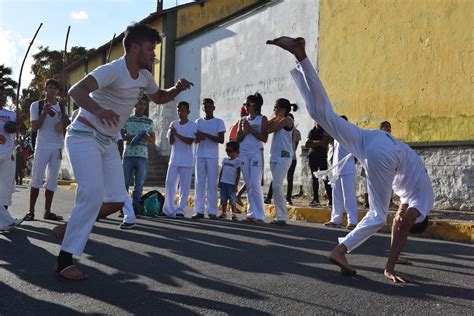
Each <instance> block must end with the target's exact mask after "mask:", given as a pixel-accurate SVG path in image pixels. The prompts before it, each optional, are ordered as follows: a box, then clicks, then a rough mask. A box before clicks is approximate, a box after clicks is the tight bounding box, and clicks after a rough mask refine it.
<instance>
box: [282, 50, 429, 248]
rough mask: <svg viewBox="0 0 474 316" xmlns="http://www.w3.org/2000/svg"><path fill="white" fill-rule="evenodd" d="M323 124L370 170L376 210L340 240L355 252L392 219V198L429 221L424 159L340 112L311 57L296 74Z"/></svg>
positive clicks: (371, 200) (308, 104) (314, 115)
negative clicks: (390, 215)
mask: <svg viewBox="0 0 474 316" xmlns="http://www.w3.org/2000/svg"><path fill="white" fill-rule="evenodd" d="M290 73H291V75H292V76H293V78H294V80H295V82H296V85H297V87H298V89H299V91H300V93H301V94H302V96H303V98H304V101H305V103H306V108H307V110H308V112H309V115H310V116H311V117H312V118H313V119H314V120H315V121H317V122H318V123H319V124H320V125H321V126H322V127H323V128H324V130H326V131H327V132H328V133H329V134H330V135H331V136H332V137H333V138H334V139H335V140H337V141H338V142H339V143H340V144H341V145H342V146H343V147H344V148H345V149H346V150H347V151H348V152H350V153H352V154H353V155H354V156H355V157H356V158H357V159H358V160H359V161H360V162H361V163H362V165H363V167H364V168H365V170H366V171H367V184H368V193H369V203H370V209H369V211H368V212H367V214H366V216H365V217H364V218H363V219H362V221H361V222H360V223H359V224H358V225H357V227H356V228H355V229H354V230H353V231H351V232H350V233H349V234H348V235H347V236H346V237H344V238H342V239H340V240H339V242H340V243H343V244H344V245H345V246H346V248H347V251H348V252H351V251H352V250H354V249H355V248H357V247H358V246H359V245H360V244H362V243H363V242H364V241H365V240H367V239H368V238H369V237H370V236H372V235H373V234H374V233H376V232H377V231H378V230H379V229H380V228H381V227H382V226H383V225H384V224H385V223H386V220H387V215H388V207H389V204H390V197H391V194H392V184H393V190H394V191H395V194H397V195H398V196H400V200H401V203H407V204H408V207H411V208H416V209H417V210H418V211H419V212H420V214H421V215H420V216H419V218H418V219H417V222H420V221H422V220H424V218H425V217H426V215H427V214H428V213H429V211H430V210H431V207H432V206H433V189H432V187H431V181H430V179H429V176H428V173H427V171H426V168H425V166H424V164H423V161H422V160H421V158H420V157H419V156H418V155H417V154H416V153H415V151H413V150H412V149H411V148H410V147H408V146H407V145H406V144H404V143H402V142H400V141H398V140H396V139H395V138H393V137H392V136H391V135H390V134H388V133H386V132H384V131H381V130H363V129H361V128H359V127H357V126H355V125H353V124H351V123H350V122H347V121H346V120H344V119H343V118H341V117H339V116H338V115H337V114H336V113H334V111H333V109H332V105H331V103H330V101H329V98H328V96H327V94H326V91H325V90H324V87H323V85H322V83H321V81H320V79H319V77H318V75H317V74H316V71H315V70H314V68H313V66H312V64H311V62H310V61H309V59H308V58H306V59H304V60H303V61H301V62H300V63H299V64H298V66H297V67H296V68H295V69H292V70H291V71H290Z"/></svg>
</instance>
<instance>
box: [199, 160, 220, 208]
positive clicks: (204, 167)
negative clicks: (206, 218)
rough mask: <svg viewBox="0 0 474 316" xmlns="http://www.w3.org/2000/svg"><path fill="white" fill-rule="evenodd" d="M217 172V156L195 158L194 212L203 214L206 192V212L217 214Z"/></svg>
mask: <svg viewBox="0 0 474 316" xmlns="http://www.w3.org/2000/svg"><path fill="white" fill-rule="evenodd" d="M218 173H219V162H218V159H217V158H196V171H195V173H194V175H195V178H194V190H195V193H194V212H196V213H200V214H204V210H205V208H206V193H207V212H208V214H209V215H211V214H213V215H216V214H217V180H218V176H219V175H218ZM206 189H207V192H206Z"/></svg>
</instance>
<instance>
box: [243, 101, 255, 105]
mask: <svg viewBox="0 0 474 316" xmlns="http://www.w3.org/2000/svg"><path fill="white" fill-rule="evenodd" d="M243 105H244V106H251V105H255V103H250V102H245V103H244V104H243Z"/></svg>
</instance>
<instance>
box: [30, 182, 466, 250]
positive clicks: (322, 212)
mask: <svg viewBox="0 0 474 316" xmlns="http://www.w3.org/2000/svg"><path fill="white" fill-rule="evenodd" d="M25 182H26V183H28V182H29V180H28V179H26V180H25ZM58 184H59V185H63V186H69V188H70V189H71V190H75V189H76V187H77V186H76V183H75V181H70V180H58ZM151 190H157V191H160V192H162V193H163V195H164V192H165V188H164V187H145V188H144V193H146V192H147V191H151ZM193 197H194V190H191V192H190V197H189V199H188V205H189V206H192V205H193V204H194V199H193ZM309 201H310V200H309V198H307V197H295V198H294V199H293V202H294V205H293V206H289V207H288V218H289V219H290V220H301V221H306V222H310V223H319V224H322V223H324V222H326V221H328V220H330V218H331V209H330V208H329V207H325V206H321V207H309V206H307V205H308V203H309ZM242 209H243V210H245V209H246V203H245V199H244V207H242ZM396 211H397V209H396V208H391V209H390V211H389V212H390V214H389V217H388V220H387V224H386V225H385V226H384V227H383V228H382V229H381V230H380V232H383V233H390V231H391V223H392V220H393V216H394V215H395V212H396ZM265 213H266V216H267V217H274V216H275V207H274V206H273V205H269V204H266V205H265ZM366 213H367V209H363V208H359V220H360V219H362V218H363V217H364V216H365V214H366ZM346 224H347V221H346V216H345V214H344V220H343V225H344V226H345V225H346ZM341 229H345V228H341ZM417 237H423V238H434V239H441V240H449V241H459V242H465V243H470V244H474V213H472V212H462V211H452V210H433V211H431V212H430V214H429V226H428V228H427V229H426V231H425V232H424V233H423V234H421V235H417Z"/></svg>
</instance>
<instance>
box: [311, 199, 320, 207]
mask: <svg viewBox="0 0 474 316" xmlns="http://www.w3.org/2000/svg"><path fill="white" fill-rule="evenodd" d="M309 206H319V201H316V200H312V201H311V202H310V203H309Z"/></svg>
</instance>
